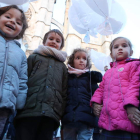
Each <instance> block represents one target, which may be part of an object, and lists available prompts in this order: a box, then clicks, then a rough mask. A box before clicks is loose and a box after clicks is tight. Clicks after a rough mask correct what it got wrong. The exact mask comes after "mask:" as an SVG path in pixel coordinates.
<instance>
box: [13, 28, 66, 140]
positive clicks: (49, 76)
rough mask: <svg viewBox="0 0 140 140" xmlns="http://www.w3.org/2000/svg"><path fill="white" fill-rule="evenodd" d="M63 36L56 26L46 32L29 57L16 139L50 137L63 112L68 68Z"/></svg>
mask: <svg viewBox="0 0 140 140" xmlns="http://www.w3.org/2000/svg"><path fill="white" fill-rule="evenodd" d="M63 47H64V38H63V35H62V33H61V32H60V31H59V30H56V29H54V30H51V31H49V32H47V33H46V34H45V36H44V39H43V45H41V46H39V47H38V49H36V50H34V52H33V54H31V55H30V56H29V58H28V77H29V79H28V83H27V84H28V93H27V100H26V104H25V107H24V109H23V110H21V111H20V112H18V114H17V117H16V118H17V119H16V140H52V138H53V131H54V130H56V129H57V128H58V126H59V120H60V119H61V117H62V114H63V112H64V108H65V103H66V90H67V68H66V66H65V64H64V63H63V62H64V61H65V60H66V57H67V54H66V52H63V51H61V49H62V48H63Z"/></svg>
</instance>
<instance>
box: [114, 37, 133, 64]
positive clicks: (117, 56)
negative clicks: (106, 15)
mask: <svg viewBox="0 0 140 140" xmlns="http://www.w3.org/2000/svg"><path fill="white" fill-rule="evenodd" d="M132 54H133V51H132V50H131V48H130V46H129V44H128V41H127V40H126V39H124V38H120V39H117V40H116V41H115V42H114V45H113V47H112V52H111V57H112V58H113V59H114V60H117V61H121V60H124V59H126V58H127V57H129V56H131V55H132Z"/></svg>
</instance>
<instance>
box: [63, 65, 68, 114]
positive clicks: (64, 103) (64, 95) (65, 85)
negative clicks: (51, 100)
mask: <svg viewBox="0 0 140 140" xmlns="http://www.w3.org/2000/svg"><path fill="white" fill-rule="evenodd" d="M67 88H68V71H67V68H66V66H65V67H64V74H63V82H62V98H63V105H62V106H63V108H62V115H63V114H64V111H65V107H66V101H67Z"/></svg>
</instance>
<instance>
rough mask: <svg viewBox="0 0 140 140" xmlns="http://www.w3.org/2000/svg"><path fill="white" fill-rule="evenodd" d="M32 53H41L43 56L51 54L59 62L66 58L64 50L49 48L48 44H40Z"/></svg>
mask: <svg viewBox="0 0 140 140" xmlns="http://www.w3.org/2000/svg"><path fill="white" fill-rule="evenodd" d="M33 53H37V54H41V55H44V56H49V55H51V56H54V57H55V58H56V59H58V60H59V61H61V62H64V61H65V60H66V58H67V53H66V52H64V51H60V50H57V49H55V48H51V47H48V46H43V45H40V46H39V47H38V48H37V49H35V50H34V52H33Z"/></svg>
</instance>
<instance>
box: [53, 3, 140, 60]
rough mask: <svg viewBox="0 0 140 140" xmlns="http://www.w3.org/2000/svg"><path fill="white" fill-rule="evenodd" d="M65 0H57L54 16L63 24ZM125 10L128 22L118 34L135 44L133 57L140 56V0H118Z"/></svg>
mask: <svg viewBox="0 0 140 140" xmlns="http://www.w3.org/2000/svg"><path fill="white" fill-rule="evenodd" d="M65 1H66V0H57V2H56V4H55V6H54V13H53V18H54V19H56V20H57V21H59V22H60V23H61V24H63V22H64V12H65ZM116 1H117V2H118V3H119V4H120V5H121V6H122V7H123V9H124V10H125V12H126V16H127V22H126V25H125V27H124V28H123V30H122V31H121V32H120V33H119V34H117V35H114V37H116V36H124V37H127V38H129V39H130V40H131V42H132V44H133V50H134V55H133V57H139V56H140V0H116Z"/></svg>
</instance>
